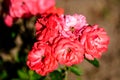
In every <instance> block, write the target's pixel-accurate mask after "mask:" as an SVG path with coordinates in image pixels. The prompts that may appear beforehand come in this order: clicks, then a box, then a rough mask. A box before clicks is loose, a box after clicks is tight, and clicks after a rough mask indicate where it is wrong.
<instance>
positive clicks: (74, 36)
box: [10, 0, 109, 76]
mask: <svg viewBox="0 0 120 80" xmlns="http://www.w3.org/2000/svg"><path fill="white" fill-rule="evenodd" d="M11 3H12V4H11V7H10V16H12V17H22V16H24V14H30V15H31V14H33V15H36V14H38V13H40V14H41V15H40V17H39V18H38V20H37V21H36V24H35V29H36V39H37V42H35V43H34V45H33V47H32V50H31V51H30V52H29V54H28V57H27V65H28V67H29V68H30V69H31V70H34V71H36V72H37V73H38V74H40V75H42V76H45V75H47V74H48V73H50V72H52V71H54V70H55V69H57V68H58V65H65V66H72V65H75V64H78V63H81V62H82V61H83V60H84V58H86V59H88V60H94V59H95V58H100V57H101V55H102V54H103V53H104V52H105V51H106V50H107V48H108V44H109V37H108V35H107V33H106V32H105V30H104V29H103V28H99V26H98V25H89V24H88V23H87V21H86V17H85V16H83V15H78V14H74V15H64V13H63V9H60V8H59V9H57V8H55V7H54V6H53V5H54V0H49V1H47V0H29V1H27V0H11ZM13 3H14V4H13ZM48 3H49V4H48ZM16 5H18V6H17V7H16ZM33 6H34V7H33ZM51 6H53V7H51ZM50 7H51V8H50ZM18 8H19V9H20V10H19V11H18V10H17V9H18ZM48 8H49V10H47V9H48ZM42 13H45V14H42ZM18 14H19V15H18Z"/></svg>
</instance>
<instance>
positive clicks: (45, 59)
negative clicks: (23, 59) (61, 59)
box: [27, 42, 58, 76]
mask: <svg viewBox="0 0 120 80" xmlns="http://www.w3.org/2000/svg"><path fill="white" fill-rule="evenodd" d="M27 65H28V67H29V68H30V69H31V70H35V71H36V72H37V73H38V74H40V75H42V76H45V75H47V74H48V73H49V72H52V71H53V70H55V69H56V68H57V66H58V63H57V61H56V59H55V57H54V55H53V54H52V53H51V47H50V46H48V45H47V44H42V43H40V42H36V43H35V44H34V46H33V48H32V50H31V51H30V52H29V54H28V57H27Z"/></svg>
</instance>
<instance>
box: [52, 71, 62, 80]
mask: <svg viewBox="0 0 120 80" xmlns="http://www.w3.org/2000/svg"><path fill="white" fill-rule="evenodd" d="M50 78H51V80H63V79H62V78H63V77H62V73H61V72H59V71H57V70H56V71H54V72H52V73H50Z"/></svg>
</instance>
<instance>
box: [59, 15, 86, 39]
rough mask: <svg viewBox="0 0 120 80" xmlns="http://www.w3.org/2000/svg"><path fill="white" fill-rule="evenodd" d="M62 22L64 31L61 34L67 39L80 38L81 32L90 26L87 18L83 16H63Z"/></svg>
mask: <svg viewBox="0 0 120 80" xmlns="http://www.w3.org/2000/svg"><path fill="white" fill-rule="evenodd" d="M62 18H63V22H62V26H63V27H62V30H60V32H61V34H62V35H63V36H64V37H67V38H78V36H79V35H80V30H81V29H82V28H83V27H84V26H86V25H88V24H87V21H86V17H85V16H83V15H77V14H74V15H73V16H71V15H65V16H64V15H63V16H62Z"/></svg>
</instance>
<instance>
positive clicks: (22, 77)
mask: <svg viewBox="0 0 120 80" xmlns="http://www.w3.org/2000/svg"><path fill="white" fill-rule="evenodd" d="M17 73H18V76H19V78H20V79H28V74H27V73H26V72H25V71H23V70H18V71H17Z"/></svg>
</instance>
